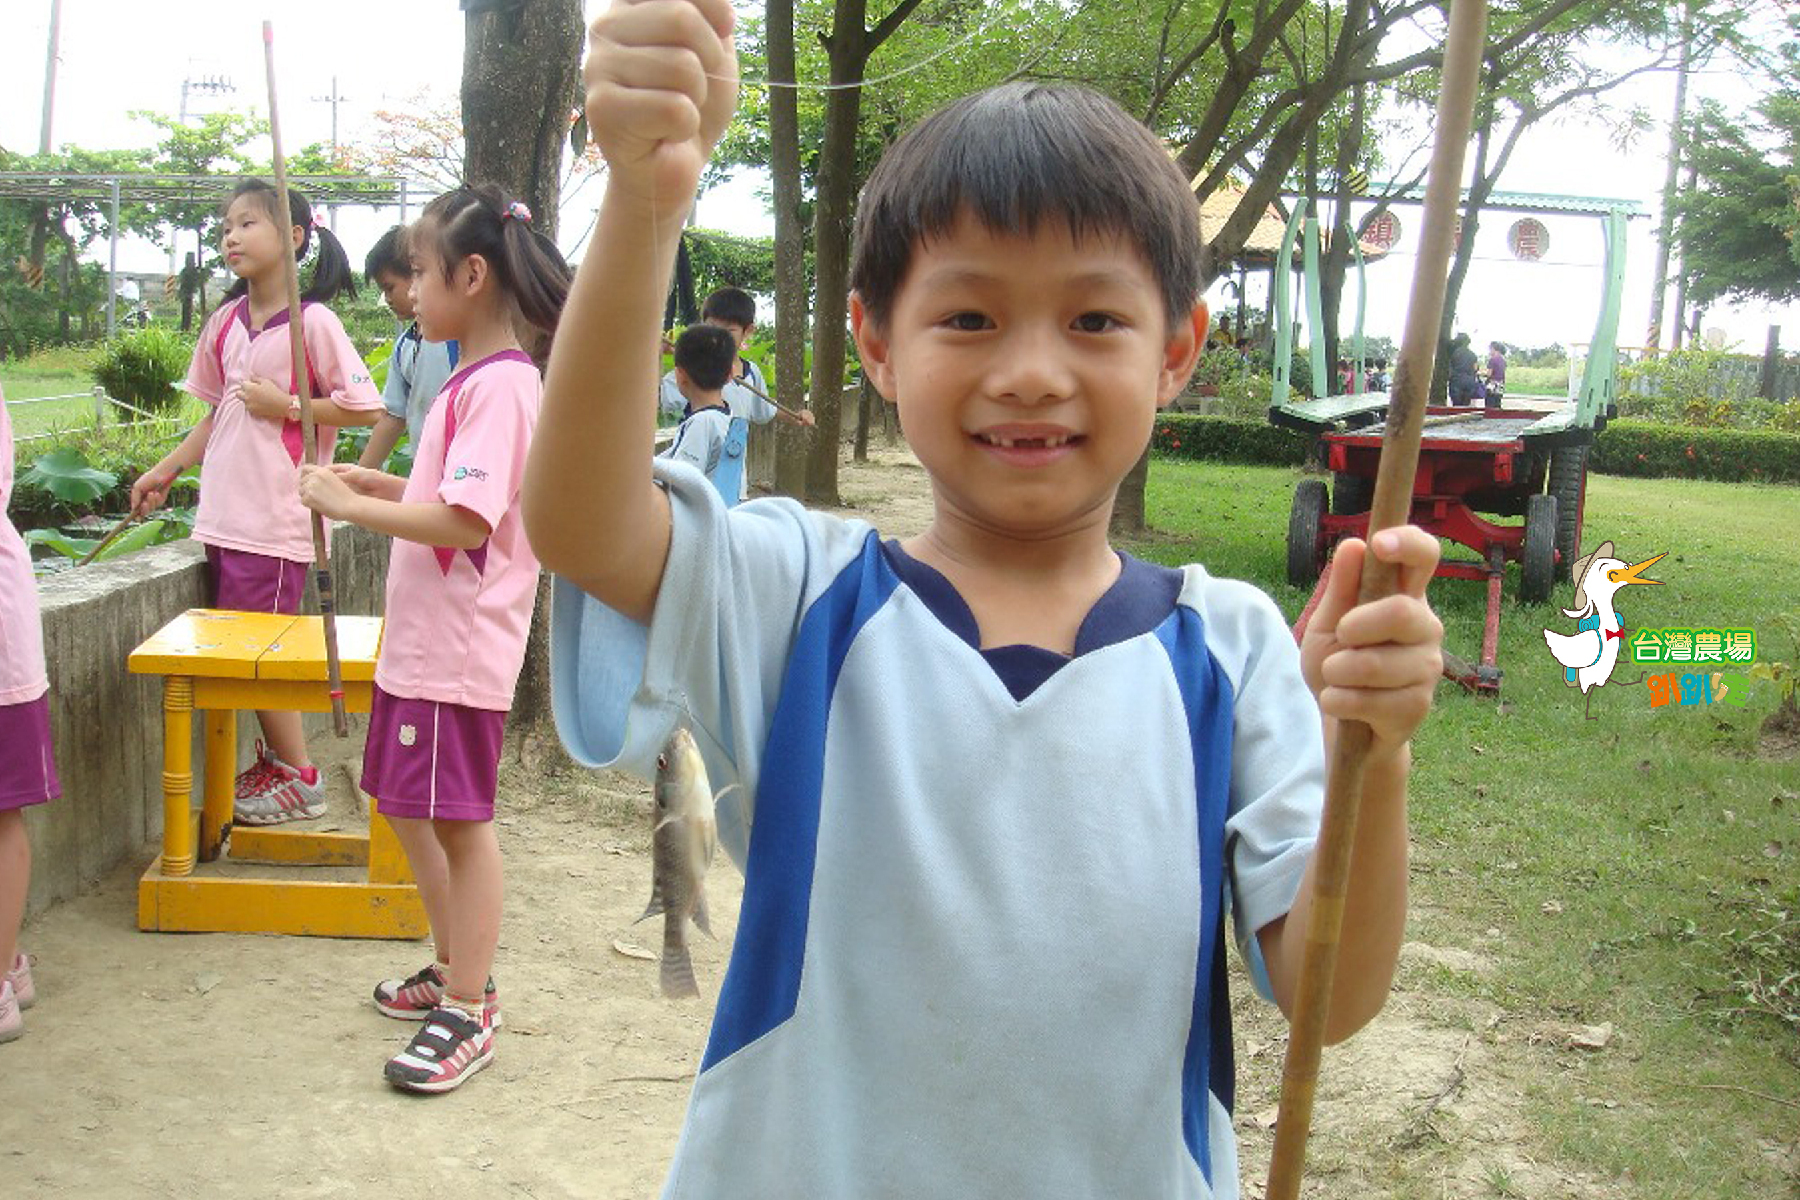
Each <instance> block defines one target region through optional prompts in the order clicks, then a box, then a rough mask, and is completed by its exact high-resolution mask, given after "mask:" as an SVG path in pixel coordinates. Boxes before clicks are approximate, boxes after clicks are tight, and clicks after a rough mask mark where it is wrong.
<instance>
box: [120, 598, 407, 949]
mask: <svg viewBox="0 0 1800 1200" xmlns="http://www.w3.org/2000/svg"><path fill="white" fill-rule="evenodd" d="M337 629H338V651H339V659H340V661H341V663H342V667H343V682H344V705H345V707H346V708H347V709H348V710H349V711H351V712H368V711H369V701H370V698H371V695H372V693H373V689H374V685H373V680H374V678H375V655H376V652H377V650H378V649H379V648H380V645H381V618H379V617H339V618H338V621H337ZM129 664H130V668H131V670H132V671H133V672H134V673H135V674H139V675H161V676H163V852H162V856H161V857H160V858H158V859H157V860H156V861H155V862H152V863H151V864H150V867H149V869H148V870H146V871H145V872H144V878H143V880H142V882H140V883H139V884H138V928H139V929H156V930H162V931H165V932H176V931H179V932H187V933H200V932H207V933H299V934H316V935H321V936H325V937H369V938H416V937H422V936H424V934H425V933H426V929H427V926H426V921H425V907H424V905H423V904H422V903H421V902H420V900H419V892H418V888H417V887H416V886H414V884H413V882H412V874H411V872H410V870H409V869H408V867H407V863H406V854H405V852H404V851H403V850H402V849H401V847H400V842H399V839H397V838H396V837H395V836H394V830H393V827H392V826H391V825H389V824H388V823H387V820H386V819H385V818H383V817H381V816H380V815H378V814H377V813H376V812H375V811H374V797H370V812H369V832H368V834H367V835H363V834H357V833H310V832H306V831H304V830H300V829H296V828H294V827H292V826H273V827H268V828H251V827H239V828H233V827H232V825H231V814H232V802H233V796H232V792H233V785H234V782H235V779H236V773H237V711H238V710H239V709H287V710H291V711H296V712H328V711H330V709H331V699H330V696H329V695H328V685H327V682H326V671H325V629H324V623H323V619H322V618H320V617H289V616H282V615H280V614H275V613H241V612H227V611H224V610H220V609H208V608H192V609H189V610H188V611H187V612H185V613H182V614H181V615H180V616H179V617H176V618H175V619H174V620H173V621H170V622H169V623H168V624H167V625H165V626H163V628H162V629H160V630H158V631H157V632H156V633H155V634H154V635H152V636H151V637H150V639H149V640H148V641H146V642H145V643H144V644H143V645H141V646H139V647H138V648H137V649H136V650H134V651H132V653H131V658H130V660H129ZM195 709H200V710H202V711H204V712H205V714H206V750H205V784H204V789H203V792H204V800H203V803H202V806H201V809H200V811H199V812H198V813H195V812H194V810H193V787H194V776H193V762H192V746H193V720H194V710H195ZM227 833H229V835H230V838H229V849H228V851H227V854H228V856H229V857H230V858H232V859H246V860H251V861H256V862H265V863H271V862H272V863H281V864H285V865H308V866H358V865H363V864H366V865H367V868H368V869H367V879H366V880H361V881H348V882H332V881H323V880H320V881H312V880H298V879H258V878H248V877H243V876H231V877H226V876H221V875H215V874H209V873H201V874H195V873H194V863H195V860H196V858H197V859H198V860H199V861H200V862H203V863H204V862H213V861H214V860H216V859H217V858H218V857H219V854H220V851H221V849H222V848H223V847H224V846H225V845H226V835H227Z"/></svg>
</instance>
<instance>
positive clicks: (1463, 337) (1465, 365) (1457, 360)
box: [1450, 333, 1481, 404]
mask: <svg viewBox="0 0 1800 1200" xmlns="http://www.w3.org/2000/svg"><path fill="white" fill-rule="evenodd" d="M1479 395H1481V377H1480V376H1479V375H1477V374H1476V373H1475V351H1473V350H1471V349H1470V348H1469V335H1468V334H1466V333H1459V334H1457V335H1456V337H1455V339H1454V340H1453V341H1451V343H1450V403H1452V404H1471V403H1473V402H1474V400H1475V397H1477V396H1479Z"/></svg>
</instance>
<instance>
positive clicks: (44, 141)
mask: <svg viewBox="0 0 1800 1200" xmlns="http://www.w3.org/2000/svg"><path fill="white" fill-rule="evenodd" d="M61 40H62V0H50V43H49V47H48V49H46V50H45V52H44V112H43V123H42V124H41V125H39V126H38V153H39V154H48V153H50V124H51V118H52V116H54V114H55V112H56V51H57V44H58V43H59V42H60V41H61Z"/></svg>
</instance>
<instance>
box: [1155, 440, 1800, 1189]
mask: <svg viewBox="0 0 1800 1200" xmlns="http://www.w3.org/2000/svg"><path fill="white" fill-rule="evenodd" d="M1297 478H1298V475H1297V472H1294V471H1292V470H1285V469H1274V468H1250V467H1233V466H1224V465H1215V464H1191V463H1174V462H1168V461H1162V460H1158V461H1157V462H1156V463H1155V464H1154V466H1153V468H1152V471H1151V476H1150V493H1149V504H1150V519H1151V522H1152V524H1153V525H1154V526H1155V527H1156V528H1157V529H1158V530H1159V531H1162V532H1159V533H1158V534H1156V535H1154V536H1153V537H1152V538H1150V539H1148V540H1147V541H1145V542H1143V543H1140V544H1138V545H1136V546H1134V547H1132V548H1133V549H1134V550H1136V551H1137V552H1139V553H1140V554H1142V555H1144V556H1145V557H1148V558H1153V559H1156V560H1158V561H1162V562H1168V563H1179V562H1184V561H1200V562H1204V563H1205V564H1206V565H1207V566H1208V568H1209V569H1210V570H1212V571H1214V572H1215V573H1217V574H1221V575H1228V576H1237V577H1242V578H1247V579H1250V580H1252V581H1254V582H1256V583H1258V584H1260V585H1262V586H1263V587H1265V588H1266V589H1267V590H1268V591H1269V592H1270V593H1271V594H1272V595H1273V596H1274V597H1275V599H1276V601H1277V602H1278V603H1279V604H1280V605H1281V606H1282V608H1283V609H1284V611H1285V612H1286V613H1287V614H1288V616H1289V617H1290V619H1291V618H1292V617H1293V616H1295V615H1297V613H1298V611H1299V608H1300V606H1301V604H1302V603H1303V602H1304V599H1305V597H1304V596H1303V595H1302V594H1301V593H1300V592H1298V591H1297V590H1295V589H1293V588H1290V587H1288V586H1286V584H1285V582H1284V563H1285V549H1284V544H1285V537H1286V529H1287V511H1288V504H1289V501H1290V498H1291V495H1292V490H1293V484H1294V482H1295V480H1296V479H1297ZM1796 529H1800V488H1792V487H1772V486H1756V485H1746V484H1722V483H1710V482H1704V481H1693V480H1641V479H1616V478H1608V477H1599V476H1596V477H1594V478H1593V479H1592V481H1591V483H1590V488H1589V500H1588V508H1587V514H1586V530H1585V535H1584V540H1585V541H1586V543H1587V544H1588V545H1592V544H1593V543H1594V542H1596V541H1598V540H1600V539H1602V538H1609V539H1611V540H1612V541H1614V542H1615V544H1616V546H1617V549H1618V553H1619V557H1621V558H1623V559H1625V560H1626V561H1628V562H1635V561H1638V560H1640V559H1645V558H1649V557H1651V556H1652V555H1654V554H1658V553H1665V552H1666V553H1667V555H1668V557H1667V558H1666V559H1665V560H1664V561H1663V562H1661V563H1659V564H1657V566H1656V568H1655V569H1653V570H1651V571H1650V572H1648V574H1649V575H1650V576H1651V577H1653V578H1656V579H1660V580H1664V581H1665V583H1664V585H1663V586H1661V587H1642V588H1636V587H1634V588H1630V589H1627V590H1626V591H1625V592H1623V593H1622V594H1621V595H1620V596H1619V597H1618V604H1619V608H1620V611H1621V613H1622V614H1623V618H1624V623H1625V626H1626V628H1627V630H1630V629H1633V628H1636V627H1639V626H1662V625H1687V626H1713V627H1719V626H1735V627H1744V626H1748V627H1750V628H1753V629H1755V630H1756V631H1757V633H1758V637H1759V650H1760V657H1761V658H1762V659H1764V660H1765V661H1766V660H1770V659H1780V660H1783V661H1785V662H1789V663H1793V662H1796V660H1797V659H1800V654H1797V648H1796V647H1795V646H1794V645H1793V644H1792V643H1791V641H1786V640H1785V639H1784V636H1783V635H1782V634H1781V633H1780V632H1779V631H1778V629H1777V628H1776V626H1775V625H1774V623H1773V618H1774V617H1775V616H1776V615H1778V614H1781V613H1784V612H1796V611H1800V562H1797V561H1796V558H1795V555H1794V550H1793V544H1794V542H1793V539H1794V531H1795V530H1796ZM1517 579H1518V576H1517V569H1516V568H1514V569H1513V572H1512V575H1511V577H1510V578H1509V580H1508V598H1507V599H1506V601H1505V602H1504V607H1503V610H1502V614H1501V632H1500V655H1499V661H1500V665H1501V667H1502V668H1503V669H1504V670H1505V672H1506V678H1505V683H1504V686H1503V690H1502V694H1501V697H1500V699H1499V700H1498V701H1496V700H1493V699H1478V698H1475V697H1472V696H1468V695H1466V694H1464V693H1463V692H1462V691H1461V690H1460V689H1458V688H1457V687H1455V686H1454V685H1452V684H1450V683H1447V682H1446V683H1444V684H1442V685H1440V688H1439V692H1438V703H1437V707H1436V710H1435V711H1434V713H1433V715H1432V717H1431V718H1430V719H1429V721H1428V722H1427V724H1426V726H1425V727H1424V728H1423V729H1422V730H1421V731H1420V733H1419V735H1418V738H1417V740H1416V744H1415V762H1416V770H1415V775H1414V784H1413V809H1412V818H1413V827H1414V837H1415V844H1416V851H1415V860H1414V874H1415V880H1414V887H1415V896H1416V901H1417V902H1416V904H1415V915H1414V918H1413V929H1412V930H1411V931H1410V932H1409V936H1410V937H1414V938H1419V939H1422V940H1425V941H1428V942H1432V943H1434V944H1439V945H1452V946H1458V945H1461V946H1467V945H1472V944H1475V943H1478V942H1483V943H1485V942H1487V941H1493V940H1497V941H1498V943H1499V944H1500V945H1502V946H1504V952H1503V962H1502V969H1500V970H1498V971H1496V972H1494V973H1492V974H1491V975H1489V976H1486V977H1482V978H1481V979H1479V980H1478V981H1476V982H1467V981H1464V983H1463V984H1462V986H1464V987H1466V988H1474V989H1478V990H1479V991H1480V992H1481V993H1482V994H1483V995H1484V996H1486V997H1487V998H1488V999H1491V1000H1493V1001H1494V1002H1496V1003H1498V1004H1499V1005H1501V1006H1502V1007H1503V1008H1504V1009H1505V1010H1507V1012H1508V1013H1509V1014H1512V1015H1516V1016H1518V1017H1519V1018H1521V1019H1522V1020H1525V1021H1527V1022H1529V1021H1532V1020H1542V1021H1560V1022H1567V1023H1575V1024H1584V1025H1597V1024H1600V1023H1601V1022H1607V1021H1610V1022H1612V1023H1613V1024H1614V1026H1615V1027H1616V1028H1617V1029H1618V1030H1619V1031H1620V1035H1621V1040H1620V1042H1619V1048H1618V1050H1617V1051H1616V1052H1610V1053H1607V1054H1602V1055H1597V1056H1594V1057H1592V1058H1591V1059H1588V1060H1586V1061H1585V1063H1584V1070H1583V1071H1582V1072H1580V1074H1579V1076H1578V1077H1577V1076H1573V1075H1571V1074H1570V1073H1567V1072H1563V1073H1558V1072H1557V1071H1556V1070H1555V1069H1554V1068H1553V1067H1550V1066H1547V1067H1546V1070H1545V1073H1544V1076H1543V1078H1542V1080H1541V1082H1539V1083H1538V1084H1537V1085H1536V1086H1535V1087H1534V1088H1533V1089H1532V1090H1531V1093H1530V1095H1531V1104H1532V1106H1533V1107H1532V1110H1531V1115H1532V1119H1533V1121H1534V1128H1535V1131H1536V1134H1537V1136H1538V1139H1539V1144H1538V1145H1537V1146H1536V1147H1533V1148H1529V1149H1532V1150H1535V1151H1536V1152H1537V1153H1539V1154H1540V1155H1541V1156H1542V1157H1544V1158H1547V1159H1556V1160H1560V1161H1565V1162H1574V1163H1577V1164H1580V1165H1582V1166H1583V1167H1584V1168H1586V1169H1589V1170H1591V1171H1592V1172H1594V1173H1595V1174H1596V1175H1599V1176H1601V1177H1603V1178H1619V1177H1621V1176H1622V1175H1624V1174H1626V1173H1627V1172H1628V1173H1629V1177H1630V1178H1633V1179H1635V1180H1636V1181H1637V1188H1638V1190H1637V1191H1636V1192H1634V1193H1633V1194H1634V1195H1641V1196H1646V1197H1651V1196H1654V1197H1665V1196H1666V1197H1671V1198H1673V1197H1676V1196H1693V1195H1705V1196H1709V1197H1726V1196H1730V1197H1745V1198H1749V1197H1759V1198H1760V1197H1772V1196H1777V1195H1792V1194H1794V1193H1793V1192H1792V1191H1791V1189H1792V1188H1793V1186H1794V1178H1793V1176H1791V1175H1790V1174H1788V1173H1787V1172H1786V1171H1785V1170H1784V1169H1783V1168H1782V1166H1781V1165H1780V1162H1779V1161H1778V1159H1779V1157H1780V1155H1778V1154H1776V1153H1774V1152H1773V1151H1771V1150H1770V1147H1777V1148H1780V1147H1787V1146H1789V1145H1790V1143H1791V1142H1792V1139H1793V1133H1794V1128H1795V1122H1796V1116H1797V1115H1800V1114H1797V1113H1796V1111H1795V1109H1794V1108H1792V1107H1786V1105H1785V1104H1784V1103H1783V1101H1784V1100H1785V1102H1786V1103H1787V1104H1792V1103H1794V1102H1795V1101H1796V1100H1800V868H1797V867H1796V860H1800V760H1797V759H1796V758H1795V757H1793V756H1792V755H1793V749H1792V747H1791V746H1790V747H1789V748H1788V749H1787V750H1786V752H1785V754H1783V753H1781V752H1779V751H1777V750H1775V749H1773V748H1771V747H1770V746H1768V745H1764V744H1760V743H1759V737H1758V727H1759V725H1760V723H1761V720H1762V718H1763V717H1764V716H1766V715H1767V714H1768V713H1769V712H1771V711H1772V710H1773V707H1774V703H1775V701H1774V697H1773V694H1772V687H1773V685H1770V684H1766V683H1765V684H1762V685H1760V687H1761V691H1760V692H1758V693H1756V694H1754V695H1753V697H1752V700H1751V707H1750V708H1749V709H1738V708H1732V707H1728V706H1725V705H1713V706H1711V707H1688V708H1680V707H1664V708H1652V707H1651V705H1650V697H1649V694H1648V692H1647V689H1645V688H1644V687H1642V686H1636V687H1627V686H1619V684H1618V681H1623V680H1630V679H1633V678H1636V676H1637V674H1638V670H1637V669H1635V668H1626V669H1621V670H1619V671H1617V672H1616V673H1615V684H1614V685H1610V686H1608V687H1606V688H1603V689H1600V690H1598V691H1597V692H1596V693H1595V694H1594V698H1593V712H1594V714H1595V718H1596V719H1594V720H1591V721H1584V720H1583V717H1582V705H1581V697H1580V695H1579V693H1577V692H1574V691H1572V690H1571V689H1568V688H1566V687H1565V686H1564V685H1563V683H1562V680H1561V669H1560V667H1558V665H1557V664H1556V663H1555V662H1554V661H1553V660H1552V659H1551V658H1550V656H1549V654H1548V652H1547V650H1546V649H1545V646H1544V643H1543V637H1542V633H1541V630H1542V629H1543V628H1545V627H1550V628H1554V629H1557V630H1560V631H1564V632H1571V631H1572V629H1573V622H1572V621H1571V620H1569V619H1568V618H1565V617H1563V616H1562V614H1561V613H1560V612H1559V611H1558V609H1557V608H1556V607H1555V606H1553V605H1545V606H1541V607H1535V608H1534V607H1525V606H1521V605H1519V604H1518V603H1516V602H1515V601H1514V600H1513V599H1512V596H1513V595H1515V594H1516V587H1517ZM1571 591H1572V589H1571V588H1570V587H1569V586H1568V585H1566V584H1565V585H1563V586H1562V587H1561V588H1559V589H1558V593H1557V596H1556V600H1557V601H1558V602H1559V603H1561V604H1568V603H1571V602H1572V601H1571ZM1432 602H1433V605H1434V606H1435V607H1436V608H1437V610H1438V612H1439V613H1440V615H1441V616H1442V617H1443V619H1444V623H1445V629H1446V634H1445V637H1446V645H1447V646H1448V647H1449V648H1450V649H1452V650H1455V651H1456V652H1458V653H1460V654H1462V655H1463V656H1464V657H1467V658H1471V659H1473V658H1475V657H1476V656H1477V655H1478V654H1479V650H1480V638H1481V623H1482V617H1483V613H1484V608H1485V589H1484V588H1483V587H1481V586H1480V585H1479V584H1475V583H1467V582H1462V581H1457V580H1439V581H1437V582H1436V583H1435V584H1434V585H1433V589H1432ZM1547 908H1548V911H1546V909H1547ZM1493 930H1498V931H1500V937H1499V938H1498V939H1492V938H1490V937H1489V931H1493ZM1484 949H1485V945H1484ZM1759 956H1760V957H1759ZM1784 972H1786V973H1788V974H1787V980H1786V984H1785V990H1782V985H1781V983H1780V981H1781V978H1782V975H1783V973H1784ZM1759 973H1760V979H1761V986H1762V988H1763V989H1764V990H1763V991H1762V992H1761V993H1758V992H1757V991H1756V987H1755V981H1756V980H1757V979H1758V978H1759ZM1771 991H1773V992H1774V994H1775V997H1776V998H1775V999H1774V1000H1773V1001H1771V1000H1769V999H1768V993H1769V992H1771ZM1759 995H1760V996H1761V997H1762V999H1761V1004H1762V1005H1763V1006H1765V1007H1769V1008H1773V1009H1774V1010H1776V1011H1778V1012H1782V1013H1785V1014H1786V1019H1785V1020H1783V1019H1782V1018H1781V1017H1778V1016H1776V1015H1774V1014H1773V1013H1771V1012H1768V1011H1757V1010H1756V1009H1757V997H1758V996H1759ZM1596 1096H1600V1097H1614V1098H1616V1099H1617V1101H1618V1105H1617V1107H1615V1108H1606V1107H1603V1106H1596V1105H1595V1104H1594V1103H1593V1102H1592V1100H1591V1098H1592V1097H1596ZM1771 1097H1772V1098H1774V1099H1770V1098H1771ZM1781 1153H1784V1154H1785V1153H1788V1151H1786V1150H1783V1151H1781ZM1697 1184H1699V1185H1701V1186H1699V1188H1698V1190H1696V1185H1697ZM1434 1194H1435V1193H1434Z"/></svg>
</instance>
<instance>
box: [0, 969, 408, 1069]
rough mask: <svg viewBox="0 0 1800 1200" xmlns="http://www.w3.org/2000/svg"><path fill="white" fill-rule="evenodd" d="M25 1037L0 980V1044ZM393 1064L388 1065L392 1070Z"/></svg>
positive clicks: (8, 985) (15, 1002)
mask: <svg viewBox="0 0 1800 1200" xmlns="http://www.w3.org/2000/svg"><path fill="white" fill-rule="evenodd" d="M24 1035H25V1018H24V1017H21V1016H20V1015H19V998H18V997H17V996H15V995H13V985H12V981H11V980H9V979H0V1042H10V1041H12V1040H13V1039H14V1038H18V1037H23V1036H24ZM392 1066H393V1064H391V1063H390V1064H389V1069H390V1070H391V1069H392Z"/></svg>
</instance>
